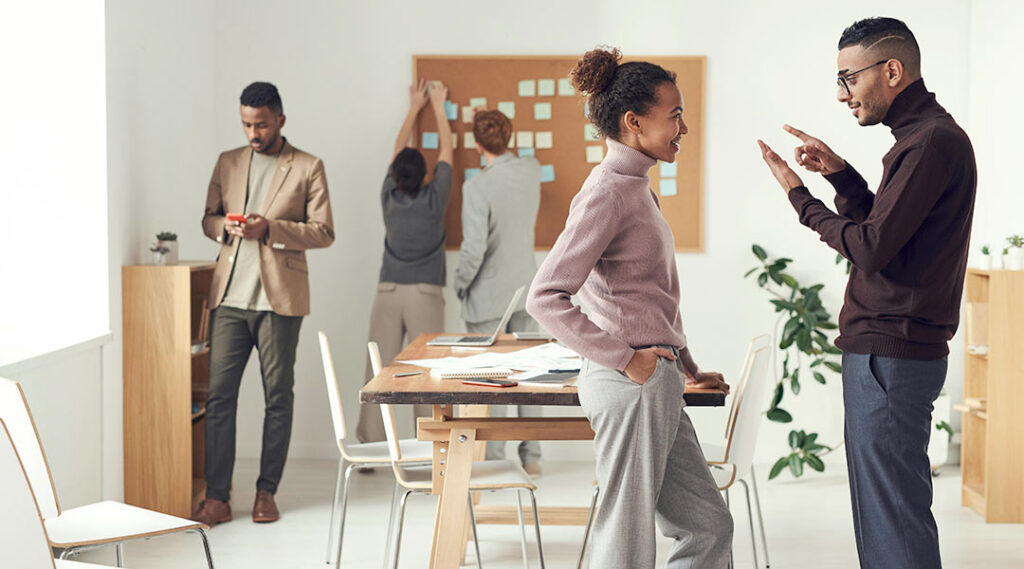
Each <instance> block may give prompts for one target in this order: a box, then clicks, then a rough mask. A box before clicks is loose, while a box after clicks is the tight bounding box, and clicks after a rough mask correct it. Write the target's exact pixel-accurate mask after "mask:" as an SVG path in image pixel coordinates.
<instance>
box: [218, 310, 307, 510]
mask: <svg viewBox="0 0 1024 569" xmlns="http://www.w3.org/2000/svg"><path fill="white" fill-rule="evenodd" d="M211 322H212V324H211V330H210V393H209V395H208V396H207V400H206V443H205V445H206V456H205V466H204V471H203V475H204V477H205V478H206V497H207V498H212V499H214V500H224V501H225V502H226V501H228V500H229V499H230V493H231V476H232V473H233V472H234V468H235V420H236V416H237V414H238V388H239V386H240V385H241V383H242V372H243V371H245V364H246V363H247V362H248V361H249V355H250V354H251V353H252V348H253V346H255V347H256V351H257V352H259V356H260V372H261V375H262V376H263V400H264V403H265V405H266V410H265V411H264V415H263V448H262V451H261V455H260V476H259V478H258V479H257V480H256V489H257V490H266V491H267V492H270V493H271V494H274V493H276V492H277V485H278V483H280V482H281V475H282V473H283V472H284V463H285V459H286V458H287V457H288V444H289V442H290V441H291V436H292V405H293V402H294V400H295V396H294V394H293V392H292V386H294V384H295V348H296V347H298V345H299V328H300V327H301V326H302V317H301V316H281V315H280V314H275V313H274V312H268V311H257V310H241V309H238V308H231V307H229V306H220V307H218V308H217V309H216V310H214V311H213V314H212V316H211Z"/></svg>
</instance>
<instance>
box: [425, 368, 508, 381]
mask: <svg viewBox="0 0 1024 569" xmlns="http://www.w3.org/2000/svg"><path fill="white" fill-rule="evenodd" d="M512 373H513V372H512V370H511V369H509V368H507V367H479V368H471V367H463V368H436V369H432V370H430V377H432V378H434V379H471V378H474V377H489V378H495V377H498V378H505V377H508V376H510V375H512Z"/></svg>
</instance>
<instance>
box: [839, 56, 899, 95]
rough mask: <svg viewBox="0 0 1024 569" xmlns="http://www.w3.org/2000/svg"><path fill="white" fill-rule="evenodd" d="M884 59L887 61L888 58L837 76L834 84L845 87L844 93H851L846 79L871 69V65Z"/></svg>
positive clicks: (876, 64) (878, 63) (883, 61)
mask: <svg viewBox="0 0 1024 569" xmlns="http://www.w3.org/2000/svg"><path fill="white" fill-rule="evenodd" d="M886 61H889V60H888V59H883V60H882V61H879V62H876V63H872V64H871V65H869V66H867V67H865V68H863V69H858V70H856V71H853V72H851V73H847V74H845V75H840V76H839V78H837V79H836V84H837V85H839V86H840V87H842V88H843V89H845V90H846V94H847V95H848V96H849V95H851V94H852V93H850V86H849V85H848V84H847V83H846V80H847V79H849V78H850V77H853V76H854V75H856V74H858V73H860V72H861V71H867V70H868V69H871V68H872V67H877V66H879V65H881V64H883V63H885V62H886Z"/></svg>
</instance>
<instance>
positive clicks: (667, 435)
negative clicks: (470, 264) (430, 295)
mask: <svg viewBox="0 0 1024 569" xmlns="http://www.w3.org/2000/svg"><path fill="white" fill-rule="evenodd" d="M620 58H621V54H619V52H618V50H614V49H613V50H605V49H596V50H593V51H590V52H587V53H586V54H585V55H584V56H583V58H582V59H580V60H579V62H577V64H576V67H575V68H574V69H573V71H572V80H573V83H574V84H575V86H576V88H577V89H578V90H579V91H580V92H582V93H585V94H587V95H588V96H589V105H590V119H591V121H592V122H593V123H594V124H595V125H596V126H597V127H598V129H599V130H600V131H601V132H602V134H604V135H605V137H606V138H607V144H608V153H607V155H606V156H605V158H604V160H603V161H602V162H601V163H600V164H599V165H597V166H596V167H595V168H594V170H593V171H592V172H591V173H590V176H588V177H587V180H586V181H585V182H584V183H583V187H582V188H581V189H580V192H579V193H578V194H577V195H576V197H575V198H574V199H573V201H572V205H571V206H570V208H569V217H568V219H567V220H566V222H565V230H564V231H563V232H562V234H561V235H560V236H559V237H558V240H557V241H556V242H555V246H554V247H553V248H552V249H551V253H550V254H549V255H548V256H547V258H546V259H545V261H544V263H543V264H542V265H541V267H540V270H539V271H538V273H537V276H536V277H535V278H534V281H533V285H532V287H531V289H530V295H529V298H528V300H527V304H526V308H527V310H528V311H529V312H530V314H531V315H532V316H533V317H534V318H536V319H537V321H539V322H540V323H541V324H542V325H543V326H544V327H545V328H546V329H547V330H548V331H550V332H551V333H552V334H554V336H555V337H557V338H558V339H559V340H560V341H561V342H563V343H564V344H565V345H567V346H569V347H570V348H572V349H573V350H575V351H577V352H578V353H579V354H581V355H582V356H583V358H584V362H583V367H582V369H581V370H580V378H579V381H578V382H577V385H578V389H579V398H580V405H581V406H582V407H583V410H584V411H585V412H586V414H587V417H588V418H589V419H590V422H591V426H592V427H593V429H594V433H595V438H594V450H595V454H596V455H597V479H598V484H599V485H600V488H601V494H600V503H599V505H598V509H597V517H596V518H595V522H594V539H593V541H592V543H593V548H592V551H591V566H592V567H598V568H602V569H604V568H625V567H629V568H631V569H644V568H649V567H653V566H654V560H655V537H654V531H655V527H654V526H655V514H657V519H658V524H659V525H660V526H661V530H662V533H664V534H665V535H666V536H669V537H672V538H674V539H675V545H674V548H673V550H672V552H671V553H670V554H669V558H668V564H667V567H670V568H673V569H683V568H701V569H715V568H723V569H724V568H725V567H727V566H728V564H729V548H730V544H731V542H732V517H731V516H730V514H729V510H728V508H727V507H726V506H725V503H724V501H723V500H722V497H721V495H720V494H719V492H718V488H717V486H716V485H715V483H714V480H713V479H712V477H711V474H710V472H709V471H708V467H707V464H706V461H705V460H704V455H703V453H702V452H701V449H700V445H699V444H698V442H697V436H696V433H695V432H694V429H693V425H692V424H691V423H690V419H689V417H688V416H687V415H686V412H685V411H684V410H683V408H682V407H683V405H684V403H683V388H684V382H686V381H689V382H690V383H693V384H697V385H700V386H701V387H712V388H714V387H717V388H721V389H723V390H726V391H727V390H728V385H726V384H725V382H724V381H723V379H722V376H721V375H720V374H717V373H704V372H701V371H700V369H699V368H698V367H697V364H696V363H695V362H694V361H693V358H692V357H691V355H690V352H689V350H688V349H687V347H686V336H685V335H684V334H683V327H682V319H681V317H680V315H679V277H678V274H677V273H676V263H675V246H674V240H673V238H672V230H671V229H670V228H669V226H668V224H667V223H666V222H665V219H664V217H662V215H661V210H660V207H659V202H658V198H657V196H656V195H655V194H654V192H653V191H651V189H650V180H649V179H648V178H647V171H648V170H650V169H651V168H652V167H653V166H654V165H655V164H657V163H658V160H664V161H666V162H673V161H675V155H676V153H677V152H678V151H679V139H680V138H681V137H682V136H683V135H684V134H686V125H685V123H684V122H683V118H682V115H683V101H682V95H681V94H680V92H679V89H678V88H677V87H676V85H675V75H674V74H672V73H670V72H668V71H666V70H665V69H663V68H661V67H659V66H657V65H654V64H651V63H646V62H629V63H623V64H620V63H619V59H620ZM577 293H579V295H580V298H581V300H582V301H583V303H584V304H586V305H587V307H588V308H589V316H588V315H586V314H584V313H583V312H582V311H581V310H580V309H579V307H577V306H573V304H572V302H571V297H572V295H574V294H577Z"/></svg>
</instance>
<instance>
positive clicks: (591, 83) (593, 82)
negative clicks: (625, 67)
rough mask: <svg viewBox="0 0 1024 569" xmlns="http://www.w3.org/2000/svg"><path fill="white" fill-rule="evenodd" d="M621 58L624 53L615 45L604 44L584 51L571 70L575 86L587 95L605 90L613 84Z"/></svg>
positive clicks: (570, 73) (570, 74)
mask: <svg viewBox="0 0 1024 569" xmlns="http://www.w3.org/2000/svg"><path fill="white" fill-rule="evenodd" d="M620 59H622V53H620V52H619V50H617V49H615V48H614V47H604V46H602V47H598V48H596V49H592V50H590V51H588V52H587V53H584V54H583V57H581V58H580V59H579V61H577V62H576V67H573V69H572V71H570V72H569V77H570V78H571V79H572V84H573V86H574V87H576V90H578V91H580V92H582V93H585V94H587V95H595V94H597V93H600V92H602V91H604V90H605V89H607V88H608V87H609V86H611V84H612V80H613V79H614V78H615V68H616V67H618V66H619V60H620Z"/></svg>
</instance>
